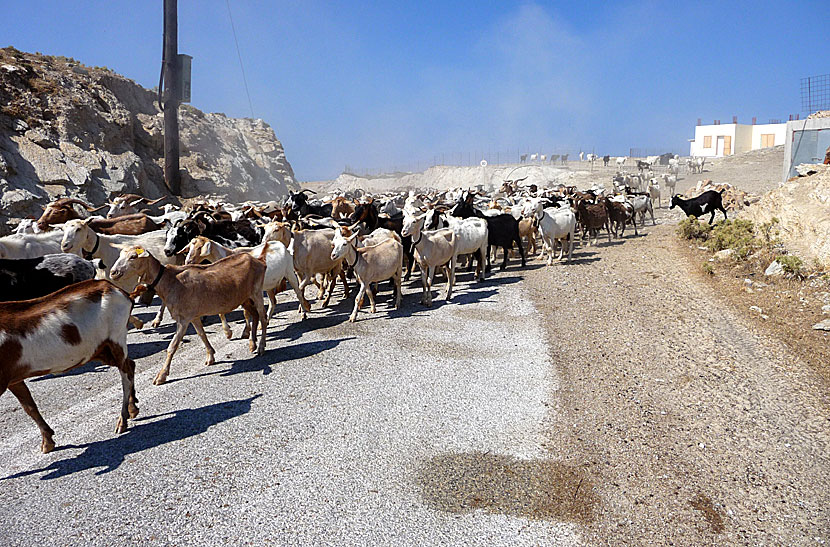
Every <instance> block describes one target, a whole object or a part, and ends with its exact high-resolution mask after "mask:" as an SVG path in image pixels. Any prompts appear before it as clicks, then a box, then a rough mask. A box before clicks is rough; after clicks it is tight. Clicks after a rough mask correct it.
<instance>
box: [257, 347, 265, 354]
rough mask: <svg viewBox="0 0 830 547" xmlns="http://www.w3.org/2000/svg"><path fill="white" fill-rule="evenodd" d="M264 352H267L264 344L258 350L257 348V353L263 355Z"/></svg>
mask: <svg viewBox="0 0 830 547" xmlns="http://www.w3.org/2000/svg"><path fill="white" fill-rule="evenodd" d="M264 353H265V346H264V345H263V346H260V347H259V348H257V350H256V354H257V355H263V354H264Z"/></svg>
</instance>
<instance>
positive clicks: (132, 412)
mask: <svg viewBox="0 0 830 547" xmlns="http://www.w3.org/2000/svg"><path fill="white" fill-rule="evenodd" d="M128 412H129V413H130V418H132V419H133V420H135V419H136V418H138V407H137V406H131V407H130V408H129V410H128Z"/></svg>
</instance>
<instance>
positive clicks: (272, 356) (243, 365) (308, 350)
mask: <svg viewBox="0 0 830 547" xmlns="http://www.w3.org/2000/svg"><path fill="white" fill-rule="evenodd" d="M354 339H355V337H354V336H350V337H348V338H331V339H328V340H318V341H314V342H303V343H300V344H294V345H291V346H283V347H280V348H273V349H270V350H267V351H266V352H265V353H264V354H263V355H259V356H256V357H251V358H250V359H237V360H233V361H230V360H228V361H216V363H215V364H214V365H212V366H211V369H213V368H214V367H217V366H219V365H223V364H230V365H231V368H229V369H221V370H211V371H210V372H201V373H199V374H193V375H191V376H182V377H179V378H171V379H168V380H167V383H168V384H172V383H174V382H180V381H182V380H193V379H195V378H202V377H205V376H216V375H218V376H223V377H226V376H235V375H236V374H243V373H246V372H262V375H263V376H268V375H269V374H271V373H272V372H273V369H272V368H271V366H272V365H278V364H280V363H284V362H286V361H293V360H295V359H304V358H306V357H311V356H312V355H317V354H319V353H322V352H324V351H328V350H330V349H334V348H336V347H337V346H338V345H340V343H341V342H347V341H349V340H354Z"/></svg>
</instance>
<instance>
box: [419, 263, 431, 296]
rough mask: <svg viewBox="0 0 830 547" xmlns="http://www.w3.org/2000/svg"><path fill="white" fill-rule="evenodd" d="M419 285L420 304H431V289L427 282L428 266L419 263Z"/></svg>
mask: <svg viewBox="0 0 830 547" xmlns="http://www.w3.org/2000/svg"><path fill="white" fill-rule="evenodd" d="M421 286H422V288H423V294H422V295H421V304H423V305H424V306H432V291H431V288H430V284H429V267H425V265H424V264H421Z"/></svg>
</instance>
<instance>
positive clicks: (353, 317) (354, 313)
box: [349, 282, 366, 323]
mask: <svg viewBox="0 0 830 547" xmlns="http://www.w3.org/2000/svg"><path fill="white" fill-rule="evenodd" d="M364 294H366V284H365V283H363V282H361V283H360V289H359V290H358V291H357V296H356V297H355V299H354V309H353V310H352V314H351V315H350V316H349V321H350V322H352V323H354V322H355V321H357V312H358V310H360V307H361V306H362V305H363V295H364Z"/></svg>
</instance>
